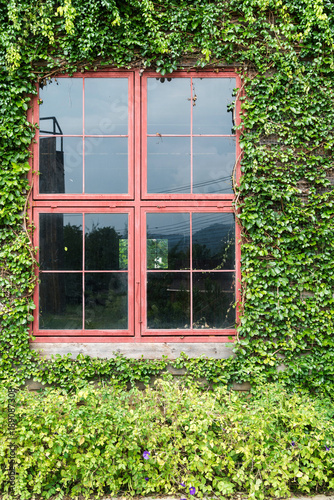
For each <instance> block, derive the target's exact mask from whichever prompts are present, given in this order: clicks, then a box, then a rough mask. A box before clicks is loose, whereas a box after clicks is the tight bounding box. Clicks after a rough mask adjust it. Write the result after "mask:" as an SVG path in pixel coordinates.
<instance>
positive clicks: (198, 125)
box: [193, 78, 236, 135]
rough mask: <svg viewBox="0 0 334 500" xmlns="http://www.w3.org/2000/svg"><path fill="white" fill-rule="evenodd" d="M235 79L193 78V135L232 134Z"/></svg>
mask: <svg viewBox="0 0 334 500" xmlns="http://www.w3.org/2000/svg"><path fill="white" fill-rule="evenodd" d="M235 86H236V80H235V78H193V98H195V97H196V100H195V101H194V106H193V134H224V135H230V134H232V133H233V132H232V126H233V123H232V112H231V111H228V110H227V106H228V105H229V104H231V103H232V102H233V101H234V97H233V95H232V93H233V89H234V88H235Z"/></svg>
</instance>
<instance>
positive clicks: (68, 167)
mask: <svg viewBox="0 0 334 500" xmlns="http://www.w3.org/2000/svg"><path fill="white" fill-rule="evenodd" d="M39 171H40V176H39V192H40V193H66V194H68V193H82V139H80V138H78V137H41V138H40V142H39Z"/></svg>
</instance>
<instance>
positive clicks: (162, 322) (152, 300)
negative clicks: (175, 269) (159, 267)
mask: <svg viewBox="0 0 334 500" xmlns="http://www.w3.org/2000/svg"><path fill="white" fill-rule="evenodd" d="M189 287H190V280H189V273H163V272H162V273H148V276H147V327H148V328H156V329H162V328H189V326H190V293H189Z"/></svg>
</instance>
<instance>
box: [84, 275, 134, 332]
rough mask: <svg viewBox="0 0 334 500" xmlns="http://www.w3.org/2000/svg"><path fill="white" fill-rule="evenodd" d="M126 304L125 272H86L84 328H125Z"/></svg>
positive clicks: (126, 322)
mask: <svg viewBox="0 0 334 500" xmlns="http://www.w3.org/2000/svg"><path fill="white" fill-rule="evenodd" d="M127 304H128V302H127V273H86V283H85V328H88V329H99V328H105V329H116V328H118V329H125V328H127V325H128V320H127V316H128V314H127V313H128V310H127V309H128V307H127Z"/></svg>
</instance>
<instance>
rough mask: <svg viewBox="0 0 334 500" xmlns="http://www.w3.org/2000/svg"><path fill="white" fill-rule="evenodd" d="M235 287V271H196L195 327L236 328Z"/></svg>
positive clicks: (194, 275) (194, 279)
mask: <svg viewBox="0 0 334 500" xmlns="http://www.w3.org/2000/svg"><path fill="white" fill-rule="evenodd" d="M234 288H235V278H234V273H219V272H218V273H217V272H216V273H194V274H193V301H194V305H193V308H194V309H193V314H194V323H193V328H203V329H204V328H234V327H235V308H234V303H235V291H234Z"/></svg>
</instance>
